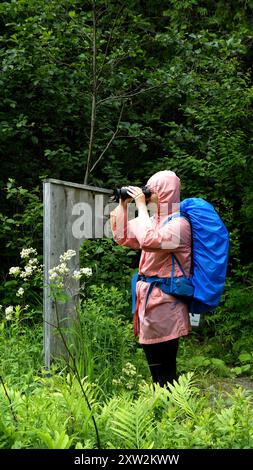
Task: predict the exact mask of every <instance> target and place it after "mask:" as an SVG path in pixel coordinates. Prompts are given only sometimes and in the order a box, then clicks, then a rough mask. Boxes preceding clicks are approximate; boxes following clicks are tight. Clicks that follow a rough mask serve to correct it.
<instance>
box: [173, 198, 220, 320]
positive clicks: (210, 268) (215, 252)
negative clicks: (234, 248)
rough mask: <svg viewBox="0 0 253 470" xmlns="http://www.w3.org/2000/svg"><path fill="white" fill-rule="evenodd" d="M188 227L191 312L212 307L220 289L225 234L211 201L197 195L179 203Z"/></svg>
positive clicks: (181, 213)
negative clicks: (191, 290)
mask: <svg viewBox="0 0 253 470" xmlns="http://www.w3.org/2000/svg"><path fill="white" fill-rule="evenodd" d="M180 211H181V212H180V215H181V216H183V217H184V216H185V217H186V218H187V219H188V220H189V222H190V224H191V230H192V273H191V282H192V285H193V287H194V293H193V297H192V299H191V301H190V305H189V309H190V312H191V313H204V312H210V311H212V310H214V308H215V307H217V306H218V305H219V303H220V299H221V295H222V293H223V290H224V285H225V280H226V274H227V265H228V256H229V234H228V231H227V228H226V226H225V225H224V223H223V222H222V220H221V218H220V217H219V215H218V214H217V212H216V211H215V209H214V207H213V206H212V204H210V203H209V202H207V201H205V200H204V199H201V198H189V199H185V200H184V201H182V202H181V204H180Z"/></svg>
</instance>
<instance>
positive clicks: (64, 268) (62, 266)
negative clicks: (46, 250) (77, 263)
mask: <svg viewBox="0 0 253 470" xmlns="http://www.w3.org/2000/svg"><path fill="white" fill-rule="evenodd" d="M56 269H57V271H58V272H59V274H68V273H69V268H68V266H67V265H66V263H61V264H59V266H57V267H56Z"/></svg>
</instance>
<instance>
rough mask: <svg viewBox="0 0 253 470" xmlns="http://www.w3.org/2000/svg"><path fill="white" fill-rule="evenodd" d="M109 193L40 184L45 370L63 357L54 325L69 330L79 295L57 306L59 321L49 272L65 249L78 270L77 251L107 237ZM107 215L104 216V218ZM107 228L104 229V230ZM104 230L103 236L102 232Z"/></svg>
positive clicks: (53, 182) (73, 287)
mask: <svg viewBox="0 0 253 470" xmlns="http://www.w3.org/2000/svg"><path fill="white" fill-rule="evenodd" d="M111 195H112V191H110V190H107V189H102V188H97V187H93V186H86V185H81V184H76V183H71V182H66V181H60V180H55V179H47V180H45V181H44V182H43V198H44V246H43V252H44V255H43V256H44V261H43V263H44V308H43V310H44V357H45V367H46V369H49V368H50V363H51V361H52V359H54V358H57V357H60V356H62V355H65V348H64V345H63V341H62V340H61V338H60V336H59V334H57V329H56V326H58V324H60V326H61V327H63V328H65V327H70V326H71V321H72V320H73V318H74V316H75V302H77V300H78V296H75V295H73V296H72V297H71V299H70V300H69V301H68V302H67V303H65V304H62V305H58V318H59V322H58V321H57V315H56V311H55V307H54V302H53V300H52V298H51V296H50V287H49V286H48V285H49V269H51V268H53V267H54V266H57V265H58V264H59V257H60V255H62V254H63V253H64V252H66V251H67V250H69V249H71V250H75V251H76V253H77V256H76V257H74V258H72V259H71V261H70V267H71V268H72V269H73V270H74V269H79V249H80V245H81V244H82V242H83V241H84V240H85V239H87V238H101V237H103V236H108V215H109V211H108V208H107V210H106V205H107V204H108V202H109V197H110V196H111ZM106 214H107V215H106ZM106 225H107V228H106V227H105V226H106ZM105 230H106V233H105ZM72 283H73V284H72V285H71V290H73V291H76V292H77V291H78V287H79V282H78V281H72Z"/></svg>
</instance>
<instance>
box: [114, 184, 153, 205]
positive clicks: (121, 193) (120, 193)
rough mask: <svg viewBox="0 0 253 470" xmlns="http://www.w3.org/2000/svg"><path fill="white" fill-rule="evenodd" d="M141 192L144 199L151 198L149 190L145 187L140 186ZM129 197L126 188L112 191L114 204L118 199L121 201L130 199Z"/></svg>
mask: <svg viewBox="0 0 253 470" xmlns="http://www.w3.org/2000/svg"><path fill="white" fill-rule="evenodd" d="M141 190H142V192H143V194H144V195H145V198H146V199H149V198H150V197H151V194H152V193H151V191H150V189H148V188H147V186H142V187H141ZM130 197H131V196H130V195H129V194H128V192H127V188H125V187H123V188H115V189H114V190H113V201H115V202H119V200H120V199H122V200H123V201H124V200H125V199H127V198H130Z"/></svg>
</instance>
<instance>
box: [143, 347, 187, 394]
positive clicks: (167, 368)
mask: <svg viewBox="0 0 253 470" xmlns="http://www.w3.org/2000/svg"><path fill="white" fill-rule="evenodd" d="M178 343H179V338H175V339H172V340H170V341H165V342H163V343H155V344H141V346H142V348H143V349H144V352H145V354H146V358H147V361H148V365H149V369H150V372H151V375H152V379H153V382H154V383H159V384H160V386H161V387H164V386H165V385H166V383H167V382H170V383H173V380H176V378H177V366H176V359H177V351H178Z"/></svg>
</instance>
